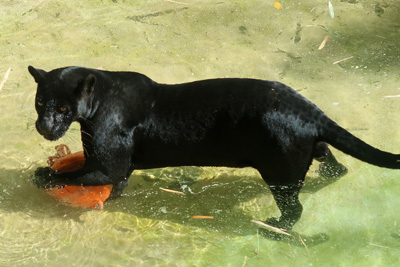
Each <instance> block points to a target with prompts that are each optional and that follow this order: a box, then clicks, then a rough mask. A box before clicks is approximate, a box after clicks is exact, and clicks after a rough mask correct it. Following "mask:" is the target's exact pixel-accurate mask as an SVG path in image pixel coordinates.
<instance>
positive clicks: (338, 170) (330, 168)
mask: <svg viewBox="0 0 400 267" xmlns="http://www.w3.org/2000/svg"><path fill="white" fill-rule="evenodd" d="M313 156H314V159H315V160H317V161H319V162H321V164H320V165H319V170H318V173H319V175H320V176H321V177H322V178H340V177H342V176H344V175H345V174H346V173H347V168H346V167H345V166H344V165H343V164H341V163H340V162H338V161H337V160H336V158H335V156H333V154H332V152H331V151H330V150H329V148H328V144H327V143H325V142H318V143H317V144H316V145H315V150H314V155H313Z"/></svg>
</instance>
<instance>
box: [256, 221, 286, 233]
mask: <svg viewBox="0 0 400 267" xmlns="http://www.w3.org/2000/svg"><path fill="white" fill-rule="evenodd" d="M251 222H252V223H255V224H257V225H258V226H261V227H263V228H265V229H267V230H270V231H272V232H275V233H278V234H282V235H287V236H292V235H291V234H289V233H288V232H286V231H285V229H282V228H277V227H273V226H272V225H269V224H266V223H265V222H262V221H256V220H251Z"/></svg>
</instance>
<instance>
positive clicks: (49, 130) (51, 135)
mask: <svg viewBox="0 0 400 267" xmlns="http://www.w3.org/2000/svg"><path fill="white" fill-rule="evenodd" d="M68 128H69V127H63V125H61V126H57V125H54V126H53V127H41V126H40V123H38V121H37V122H36V130H37V131H38V133H39V134H40V135H42V136H43V137H44V138H45V139H46V140H49V141H56V140H58V139H60V138H61V137H63V136H64V134H65V133H66V132H67V130H68Z"/></svg>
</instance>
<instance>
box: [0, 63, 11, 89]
mask: <svg viewBox="0 0 400 267" xmlns="http://www.w3.org/2000/svg"><path fill="white" fill-rule="evenodd" d="M10 72H11V68H8V70H7V72H6V74H5V75H4V79H3V81H2V82H1V84H0V91H1V90H2V89H3V87H4V85H5V84H6V81H7V79H8V75H9V74H10Z"/></svg>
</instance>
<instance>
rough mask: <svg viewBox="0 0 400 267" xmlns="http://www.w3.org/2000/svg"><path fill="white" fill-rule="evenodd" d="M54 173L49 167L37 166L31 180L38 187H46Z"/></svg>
mask: <svg viewBox="0 0 400 267" xmlns="http://www.w3.org/2000/svg"><path fill="white" fill-rule="evenodd" d="M54 174H55V171H54V170H53V169H51V168H49V167H39V168H37V169H36V171H35V174H34V175H33V177H32V182H33V183H34V184H35V185H36V186H37V187H39V188H46V187H48V186H49V185H50V183H51V179H52V178H54V177H52V176H54Z"/></svg>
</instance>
